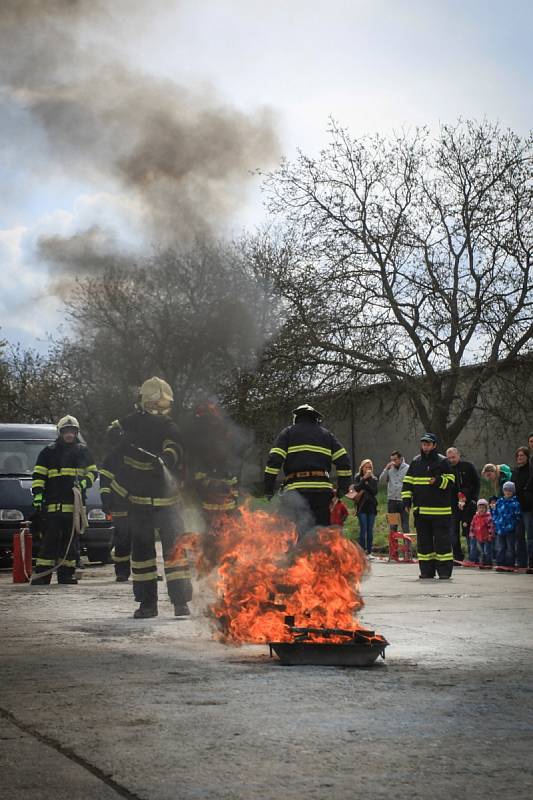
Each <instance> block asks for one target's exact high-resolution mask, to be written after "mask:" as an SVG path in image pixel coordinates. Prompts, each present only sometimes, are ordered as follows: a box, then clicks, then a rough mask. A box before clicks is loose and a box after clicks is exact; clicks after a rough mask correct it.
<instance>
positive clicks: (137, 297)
mask: <svg viewBox="0 0 533 800" xmlns="http://www.w3.org/2000/svg"><path fill="white" fill-rule="evenodd" d="M269 280H270V282H271V279H269ZM68 307H69V310H70V316H71V319H72V321H73V324H74V335H73V336H72V337H71V338H70V339H69V340H66V341H64V342H63V343H62V351H63V359H64V361H65V363H67V364H68V365H69V370H70V371H71V374H72V375H73V376H74V383H75V385H76V396H77V400H76V403H77V405H78V406H79V407H80V412H79V413H80V416H81V417H82V418H87V419H88V420H90V422H89V425H90V430H91V433H92V434H93V436H94V437H95V438H101V436H102V433H103V431H104V430H105V425H107V424H108V423H109V422H110V420H111V419H113V418H114V417H116V416H117V415H119V414H121V413H124V412H125V411H126V410H128V409H129V408H131V406H132V403H133V402H134V401H135V399H136V397H135V392H136V390H137V388H138V386H139V385H140V384H141V383H142V381H143V380H145V379H146V378H147V377H150V376H151V375H153V374H156V375H160V376H161V377H163V378H165V379H166V380H167V381H168V382H169V383H170V384H171V385H172V387H173V389H174V394H175V409H176V414H177V415H179V414H180V413H181V412H183V411H184V410H186V409H187V408H189V407H190V406H191V404H192V403H193V402H194V401H195V400H198V399H200V398H202V397H205V396H206V395H216V394H221V393H222V394H223V393H224V392H225V391H229V387H230V386H231V385H232V384H233V383H235V382H236V381H237V382H238V381H239V380H242V379H243V377H244V376H246V374H247V373H249V372H253V370H254V368H255V365H256V363H257V359H258V357H259V354H260V351H261V349H262V347H263V345H264V343H265V340H266V338H268V337H269V336H270V335H271V331H272V330H273V328H274V322H273V320H274V318H275V313H274V296H273V293H272V292H271V291H269V288H268V282H267V281H264V280H262V279H261V275H260V271H259V270H258V269H257V268H256V264H255V263H254V262H253V261H252V260H251V258H249V257H248V254H247V250H246V247H245V246H244V244H243V242H236V243H233V244H220V243H215V242H207V241H202V242H200V241H198V242H196V243H195V245H194V246H193V247H190V248H186V249H183V250H177V249H174V250H166V251H162V252H156V253H155V254H154V255H153V257H151V258H150V259H147V260H143V261H142V262H140V263H139V264H137V265H132V266H131V267H129V268H124V266H123V265H110V267H109V268H108V269H107V271H106V272H105V273H104V274H103V275H99V276H98V277H95V278H89V279H85V280H83V281H81V282H79V283H78V285H77V289H76V291H75V294H74V295H73V296H72V297H71V298H70V300H69V303H68Z"/></svg>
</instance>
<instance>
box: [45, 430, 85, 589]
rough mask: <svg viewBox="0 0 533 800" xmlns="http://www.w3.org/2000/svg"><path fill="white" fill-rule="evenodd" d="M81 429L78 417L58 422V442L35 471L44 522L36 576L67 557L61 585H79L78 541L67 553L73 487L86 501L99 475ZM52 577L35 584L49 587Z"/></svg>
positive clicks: (59, 579) (47, 450)
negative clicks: (83, 440)
mask: <svg viewBox="0 0 533 800" xmlns="http://www.w3.org/2000/svg"><path fill="white" fill-rule="evenodd" d="M79 430H80V426H79V424H78V420H77V419H76V418H75V417H72V416H70V415H67V416H65V417H62V419H60V420H59V422H58V423H57V432H58V436H57V439H56V441H55V442H54V443H53V444H51V445H48V446H47V447H45V448H43V450H41V452H40V453H39V455H38V457H37V463H36V464H35V467H34V469H33V480H32V493H33V507H34V508H35V509H36V511H37V512H39V513H40V514H41V515H42V519H43V520H44V522H43V525H42V527H43V539H42V542H41V546H40V549H39V555H38V557H37V560H36V562H35V573H36V576H38V575H39V573H44V572H50V570H51V569H52V568H53V567H54V566H55V564H57V563H58V562H60V561H61V560H63V558H64V559H65V560H64V562H63V564H62V565H61V566H60V567H58V569H57V582H58V583H77V580H76V579H75V577H74V573H75V569H76V554H77V543H76V541H75V538H73V539H72V541H71V543H70V546H69V547H68V552H66V550H67V545H68V543H69V540H70V539H71V534H72V528H73V514H74V497H73V491H72V490H73V487H74V486H78V487H79V489H80V490H81V492H82V498H83V501H84V502H85V492H86V490H87V489H88V488H89V487H90V486H92V485H93V483H94V482H95V480H96V478H97V476H98V472H97V469H96V464H95V463H94V459H93V457H92V456H91V454H90V452H89V450H88V449H87V447H86V446H85V445H84V444H82V443H81V442H80V440H79V438H78V435H79ZM51 578H52V576H51V574H49V575H46V576H43V577H42V578H40V579H39V578H38V577H36V578H34V579H33V583H41V584H49V583H50V581H51Z"/></svg>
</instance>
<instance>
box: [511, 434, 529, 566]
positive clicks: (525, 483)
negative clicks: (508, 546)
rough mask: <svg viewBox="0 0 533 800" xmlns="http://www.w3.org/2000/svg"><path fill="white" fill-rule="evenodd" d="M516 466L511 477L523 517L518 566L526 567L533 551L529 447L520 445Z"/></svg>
mask: <svg viewBox="0 0 533 800" xmlns="http://www.w3.org/2000/svg"><path fill="white" fill-rule="evenodd" d="M515 462H516V466H515V468H514V470H513V474H512V477H511V480H512V482H513V483H514V485H515V488H516V499H517V500H518V502H519V503H520V509H521V512H522V518H521V520H520V522H519V524H518V526H517V529H516V566H517V567H519V568H520V569H524V568H525V567H527V566H529V565H528V555H529V554H531V553H532V552H533V530H532V512H533V495H532V492H531V470H530V464H529V448H527V447H518V448H517V450H516V452H515Z"/></svg>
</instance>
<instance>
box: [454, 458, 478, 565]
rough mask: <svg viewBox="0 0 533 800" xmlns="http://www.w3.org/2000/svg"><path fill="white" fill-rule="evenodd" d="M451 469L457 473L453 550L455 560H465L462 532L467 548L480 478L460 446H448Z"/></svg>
mask: <svg viewBox="0 0 533 800" xmlns="http://www.w3.org/2000/svg"><path fill="white" fill-rule="evenodd" d="M446 458H447V459H448V461H449V463H450V466H451V468H452V469H451V471H452V472H453V474H454V475H455V484H454V490H453V492H452V516H451V525H452V530H451V533H452V550H453V559H454V562H458V561H459V562H460V561H463V558H464V553H463V548H462V545H461V533H462V534H463V535H464V536H465V538H466V542H465V545H466V548H467V551H468V547H469V532H470V523H471V522H472V518H473V516H474V514H475V513H476V503H477V499H478V497H479V487H480V479H479V474H478V471H477V469H476V468H475V466H474V465H473V464H472V463H471V462H470V461H464V460H463V458H462V454H461V451H460V450H459V448H458V447H448V449H447V450H446Z"/></svg>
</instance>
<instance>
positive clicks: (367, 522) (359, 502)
mask: <svg viewBox="0 0 533 800" xmlns="http://www.w3.org/2000/svg"><path fill="white" fill-rule="evenodd" d="M353 488H354V490H355V492H356V493H357V496H356V498H355V500H356V512H355V513H356V515H357V519H358V520H359V544H360V545H361V547H362V548H363V550H364V551H365V552H366V553H368V555H369V556H371V555H372V542H373V539H374V523H375V521H376V515H377V513H378V499H377V495H378V479H377V478H376V476H375V475H374V465H373V463H372V461H371V460H370V459H369V458H364V459H363V460H362V461H361V463H360V465H359V472H358V474H357V475H356V478H355V481H354V484H353Z"/></svg>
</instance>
